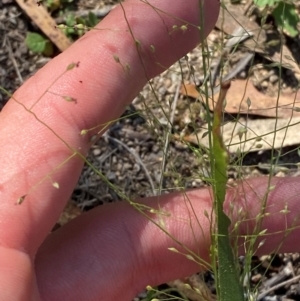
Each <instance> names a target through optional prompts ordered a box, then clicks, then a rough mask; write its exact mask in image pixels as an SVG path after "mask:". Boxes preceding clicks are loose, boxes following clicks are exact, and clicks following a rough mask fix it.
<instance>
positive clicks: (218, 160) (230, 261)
mask: <svg viewBox="0 0 300 301" xmlns="http://www.w3.org/2000/svg"><path fill="white" fill-rule="evenodd" d="M229 87H230V82H225V83H222V84H221V91H220V95H219V99H218V101H217V104H216V107H215V110H214V119H213V126H212V135H213V137H212V138H213V149H212V158H211V162H212V176H213V179H214V182H213V192H214V208H215V215H216V233H215V235H216V238H215V239H214V241H215V242H216V253H217V260H218V268H217V294H218V297H219V300H220V301H242V300H244V292H243V288H242V286H241V283H240V281H239V271H238V269H237V265H236V262H235V260H234V255H233V250H232V247H231V243H230V238H229V230H228V228H229V226H230V223H231V221H230V219H229V218H228V216H227V215H226V214H225V212H224V210H223V205H224V201H225V195H226V184H227V166H228V152H227V149H226V147H225V145H224V142H223V138H222V134H221V120H222V109H223V103H224V101H225V96H226V93H227V90H228V89H229Z"/></svg>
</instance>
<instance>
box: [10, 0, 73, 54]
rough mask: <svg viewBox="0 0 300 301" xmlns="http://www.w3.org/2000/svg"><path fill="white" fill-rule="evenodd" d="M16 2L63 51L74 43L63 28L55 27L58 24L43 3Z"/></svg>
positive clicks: (34, 0)
mask: <svg viewBox="0 0 300 301" xmlns="http://www.w3.org/2000/svg"><path fill="white" fill-rule="evenodd" d="M16 2H17V3H18V4H19V5H20V7H21V8H22V9H23V10H24V12H25V13H26V14H27V15H28V16H29V17H30V19H31V20H32V21H33V22H34V23H35V24H36V25H37V26H38V27H39V28H40V29H41V31H43V33H44V34H45V35H46V36H47V37H48V38H49V39H50V40H51V41H52V42H53V44H55V45H56V47H57V48H58V49H59V50H60V51H61V52H62V51H64V50H66V49H67V48H68V47H69V46H70V45H71V44H72V42H71V41H70V40H69V39H68V38H67V37H66V35H65V34H64V33H63V32H62V31H61V30H59V29H57V28H55V26H56V25H57V24H56V23H55V21H54V20H53V18H52V17H51V16H50V15H49V13H48V12H47V10H46V9H45V8H44V7H43V6H42V5H38V4H37V1H36V0H16Z"/></svg>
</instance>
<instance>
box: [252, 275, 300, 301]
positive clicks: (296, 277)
mask: <svg viewBox="0 0 300 301" xmlns="http://www.w3.org/2000/svg"><path fill="white" fill-rule="evenodd" d="M298 279H300V275H298V276H295V277H293V278H292V279H289V280H286V281H283V282H281V283H278V284H277V285H274V286H272V287H270V288H269V289H267V290H265V291H264V292H263V293H261V294H259V295H258V297H257V301H259V300H261V299H262V298H264V297H265V296H266V295H267V294H269V293H271V292H272V291H275V290H277V289H279V288H281V287H283V286H285V285H287V284H290V283H293V282H294V281H296V280H298Z"/></svg>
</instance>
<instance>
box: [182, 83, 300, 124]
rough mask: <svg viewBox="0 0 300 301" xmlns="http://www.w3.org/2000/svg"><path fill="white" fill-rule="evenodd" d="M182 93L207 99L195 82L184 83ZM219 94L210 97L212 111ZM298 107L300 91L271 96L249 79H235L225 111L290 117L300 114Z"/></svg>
mask: <svg viewBox="0 0 300 301" xmlns="http://www.w3.org/2000/svg"><path fill="white" fill-rule="evenodd" d="M181 93H182V94H183V95H187V96H190V97H193V98H199V99H200V100H203V101H204V102H205V101H206V100H205V98H204V97H203V96H202V95H200V93H199V92H198V91H197V88H196V87H195V85H193V84H184V85H183V86H182V87H181ZM218 95H219V93H216V94H214V96H213V98H212V97H210V98H209V108H210V110H212V111H213V108H214V100H216V99H218ZM249 100H250V102H249ZM248 103H249V104H250V106H249V105H248ZM296 107H299V108H300V92H299V91H297V92H296V93H290V94H284V93H281V94H280V96H279V98H278V97H271V96H269V95H265V94H263V93H261V92H259V91H258V90H257V89H256V88H255V87H254V85H253V84H252V83H251V81H249V80H234V81H232V82H231V87H230V89H229V90H228V92H227V96H226V107H225V112H227V113H230V114H252V115H261V116H266V117H277V118H288V117H291V116H300V112H297V111H296V110H297V109H296V110H295V108H296ZM293 108H294V109H293Z"/></svg>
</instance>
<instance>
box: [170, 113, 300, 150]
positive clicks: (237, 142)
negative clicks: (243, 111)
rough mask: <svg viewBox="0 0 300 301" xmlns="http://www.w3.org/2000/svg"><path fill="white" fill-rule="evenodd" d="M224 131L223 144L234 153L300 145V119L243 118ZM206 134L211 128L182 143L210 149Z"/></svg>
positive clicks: (205, 127)
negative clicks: (199, 145)
mask: <svg viewBox="0 0 300 301" xmlns="http://www.w3.org/2000/svg"><path fill="white" fill-rule="evenodd" d="M275 129H277V130H276V131H275ZM221 130H222V136H223V140H224V143H225V145H226V147H227V149H228V150H229V152H231V153H236V152H238V151H240V152H242V153H246V152H254V151H259V150H269V149H272V148H275V149H279V148H281V147H286V146H292V145H297V144H300V117H293V118H290V119H275V118H270V119H254V120H253V119H248V120H247V119H244V118H241V119H239V120H238V121H236V122H228V123H226V124H224V125H223V126H222V129H221ZM207 132H208V127H207V126H203V127H202V128H201V129H199V131H198V132H197V133H196V134H192V135H187V136H185V137H183V138H182V139H183V140H184V141H187V142H190V143H193V144H197V145H198V144H199V143H200V144H201V145H202V146H204V147H206V148H209V139H208V135H206V133H207ZM275 135H276V137H275ZM274 137H275V140H274ZM176 138H177V139H179V137H176Z"/></svg>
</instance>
